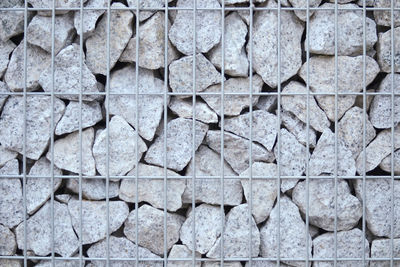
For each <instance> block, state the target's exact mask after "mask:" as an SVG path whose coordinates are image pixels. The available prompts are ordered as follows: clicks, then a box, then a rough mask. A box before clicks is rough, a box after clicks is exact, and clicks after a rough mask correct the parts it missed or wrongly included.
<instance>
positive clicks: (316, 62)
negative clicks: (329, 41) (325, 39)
mask: <svg viewBox="0 0 400 267" xmlns="http://www.w3.org/2000/svg"><path fill="white" fill-rule="evenodd" d="M308 64H309V68H310V73H309V81H308V82H309V85H310V89H311V91H312V92H314V93H324V94H326V93H331V94H334V93H335V57H334V56H331V57H327V56H314V57H311V58H310V59H309V63H308ZM337 66H338V68H337V69H338V72H337V83H338V88H337V91H338V93H348V94H349V93H358V92H361V91H362V90H363V56H356V57H349V56H338V57H337ZM365 66H366V73H365V86H368V85H369V84H370V83H371V82H372V81H373V80H374V79H375V77H376V75H377V74H378V73H379V66H378V64H377V63H376V62H375V60H374V59H373V58H371V57H369V56H366V57H365ZM299 75H300V77H301V78H302V79H303V80H304V81H307V62H306V63H304V64H303V66H302V67H301V69H300V71H299ZM315 98H316V99H317V102H318V104H319V106H320V107H321V108H322V109H323V110H324V111H325V113H326V116H327V117H328V118H329V120H331V121H335V96H334V95H316V96H315ZM355 99H356V96H355V95H345V96H344V95H340V96H338V99H337V102H338V103H337V107H338V108H337V109H338V110H337V114H338V116H337V120H340V118H341V117H342V116H343V114H344V113H345V112H346V111H347V110H348V109H349V108H351V107H352V106H353V105H354V102H355Z"/></svg>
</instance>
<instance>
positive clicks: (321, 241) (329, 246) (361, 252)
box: [313, 228, 369, 267]
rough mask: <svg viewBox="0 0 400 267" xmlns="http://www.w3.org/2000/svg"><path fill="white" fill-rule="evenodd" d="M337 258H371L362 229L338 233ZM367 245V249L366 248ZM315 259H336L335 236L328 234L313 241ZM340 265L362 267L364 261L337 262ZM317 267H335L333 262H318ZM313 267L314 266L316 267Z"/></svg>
mask: <svg viewBox="0 0 400 267" xmlns="http://www.w3.org/2000/svg"><path fill="white" fill-rule="evenodd" d="M336 238H337V241H336V242H337V243H336V244H337V257H338V258H360V259H362V257H363V256H365V257H366V258H367V257H368V256H369V243H368V240H367V239H366V238H365V237H363V233H362V231H361V230H360V229H357V228H355V229H353V230H350V231H341V232H338V233H337V236H336ZM364 244H365V247H364ZM313 246H314V257H318V258H321V259H324V258H334V257H335V253H336V252H335V234H334V233H326V234H322V235H320V236H317V237H316V238H315V239H314V240H313ZM337 264H338V265H341V266H343V265H345V266H349V267H356V266H360V265H362V260H359V261H340V260H339V261H337ZM314 265H315V266H317V267H322V266H334V263H333V261H325V262H324V261H317V262H315V263H314ZM314 265H313V266H314Z"/></svg>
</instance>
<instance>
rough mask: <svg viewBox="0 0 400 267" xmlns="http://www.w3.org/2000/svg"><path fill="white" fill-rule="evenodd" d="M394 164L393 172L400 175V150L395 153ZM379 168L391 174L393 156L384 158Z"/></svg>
mask: <svg viewBox="0 0 400 267" xmlns="http://www.w3.org/2000/svg"><path fill="white" fill-rule="evenodd" d="M393 157H394V162H393V172H394V175H399V174H400V149H397V150H396V151H394V155H393ZM379 167H380V168H381V169H382V170H384V171H385V172H388V173H391V171H392V155H391V154H390V155H389V156H387V157H386V158H384V159H383V160H382V162H381V164H379Z"/></svg>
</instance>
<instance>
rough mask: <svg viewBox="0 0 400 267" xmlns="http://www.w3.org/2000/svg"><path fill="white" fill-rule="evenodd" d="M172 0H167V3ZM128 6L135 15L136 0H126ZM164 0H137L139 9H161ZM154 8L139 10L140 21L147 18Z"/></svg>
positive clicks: (153, 11)
mask: <svg viewBox="0 0 400 267" xmlns="http://www.w3.org/2000/svg"><path fill="white" fill-rule="evenodd" d="M171 1H172V0H168V3H169V2H171ZM127 2H128V6H129V7H130V8H133V10H132V12H133V13H134V14H135V15H136V10H135V9H136V8H137V7H136V0H127ZM164 4H165V0H146V1H139V9H151V8H154V9H161V8H163V7H164ZM154 13H156V10H140V12H139V21H140V22H142V21H144V20H146V19H148V18H150V17H151V16H152V15H153V14H154Z"/></svg>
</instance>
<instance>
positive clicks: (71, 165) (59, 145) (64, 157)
mask: <svg viewBox="0 0 400 267" xmlns="http://www.w3.org/2000/svg"><path fill="white" fill-rule="evenodd" d="M93 140H94V129H93V128H88V129H86V130H84V131H83V132H82V143H80V136H79V132H73V133H71V134H69V135H67V136H65V137H64V138H61V139H58V140H57V141H55V142H54V155H53V154H52V153H51V151H49V152H47V155H46V157H47V159H48V160H53V161H54V164H55V165H56V166H57V167H58V168H60V169H63V170H67V171H70V172H74V173H82V174H83V175H96V164H95V161H94V158H93V154H92V146H93ZM81 154H82V168H81V161H80V157H81Z"/></svg>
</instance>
